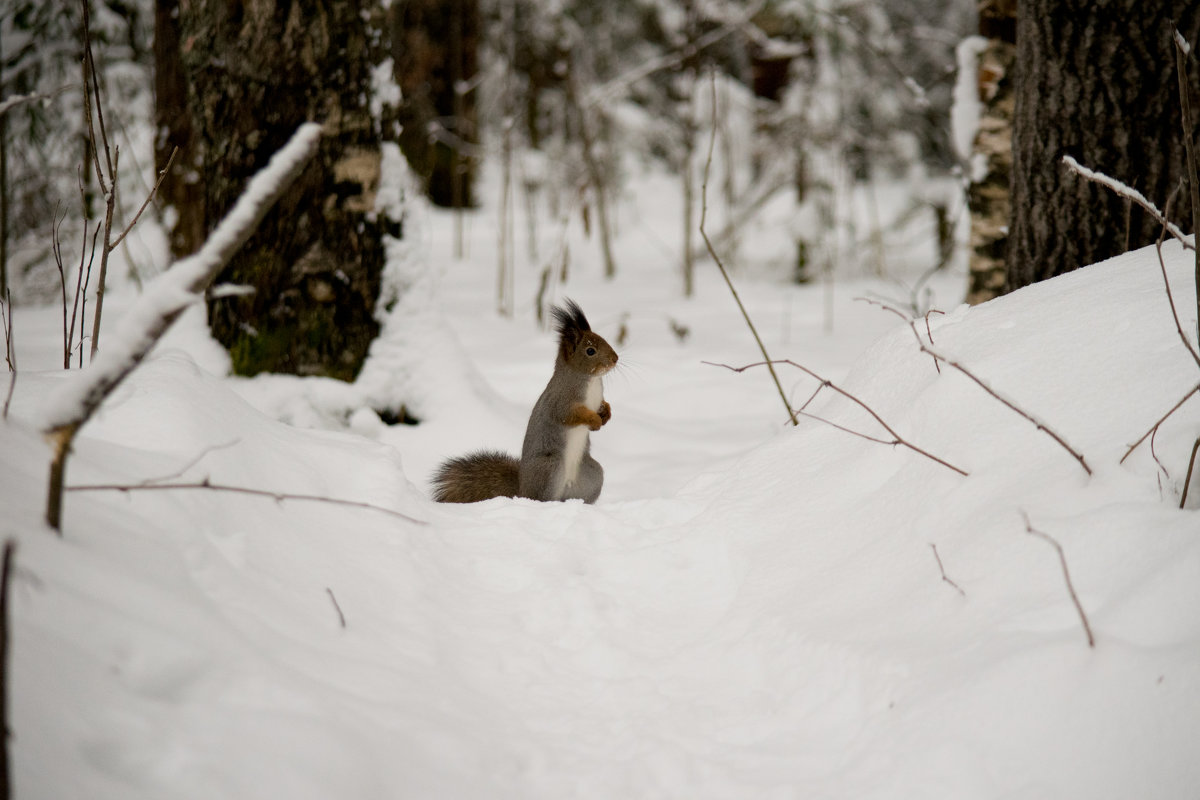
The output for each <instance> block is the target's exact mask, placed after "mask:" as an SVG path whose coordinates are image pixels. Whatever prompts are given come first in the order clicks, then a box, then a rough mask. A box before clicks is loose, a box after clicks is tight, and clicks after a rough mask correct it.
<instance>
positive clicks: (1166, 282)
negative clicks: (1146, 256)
mask: <svg viewBox="0 0 1200 800" xmlns="http://www.w3.org/2000/svg"><path fill="white" fill-rule="evenodd" d="M1168 202H1170V201H1168ZM1162 245H1163V237H1162V234H1159V237H1158V241H1157V242H1155V243H1154V250H1155V252H1157V253H1158V268H1159V270H1160V271H1161V272H1162V279H1163V287H1164V288H1165V289H1166V291H1167V303H1168V304H1169V305H1170V306H1171V317H1172V319H1174V320H1175V330H1176V331H1178V332H1179V339H1180V341H1182V342H1183V346H1184V347H1185V348H1187V351H1188V354H1189V355H1191V357H1192V360H1193V361H1195V362H1196V366H1198V367H1200V353H1197V352H1196V348H1195V347H1193V346H1192V342H1191V340H1190V339H1188V337H1187V334H1186V333H1184V332H1183V324H1182V323H1181V322H1180V321H1179V314H1178V312H1176V310H1175V296H1174V294H1172V292H1171V281H1170V279H1169V278H1168V277H1167V262H1166V260H1165V259H1163V254H1162ZM1197 291H1200V290H1197Z"/></svg>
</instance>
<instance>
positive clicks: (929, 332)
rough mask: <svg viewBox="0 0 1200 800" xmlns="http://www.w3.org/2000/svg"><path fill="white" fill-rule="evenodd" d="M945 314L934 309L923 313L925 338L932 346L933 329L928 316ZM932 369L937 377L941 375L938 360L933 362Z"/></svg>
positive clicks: (940, 366)
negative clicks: (936, 373)
mask: <svg viewBox="0 0 1200 800" xmlns="http://www.w3.org/2000/svg"><path fill="white" fill-rule="evenodd" d="M945 313H946V312H945V311H938V310H937V309H936V308H931V309H929V310H928V311H926V312H925V336H926V338H928V339H929V343H930V344H934V341H933V329H932V328H931V327H930V326H929V315H930V314H943V315H944V314H945ZM933 368H934V369H936V370H937V371H938V375H941V374H942V365H941V364H939V363H938V360H937V359H936V358H935V359H934V360H933Z"/></svg>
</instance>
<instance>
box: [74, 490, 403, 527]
mask: <svg viewBox="0 0 1200 800" xmlns="http://www.w3.org/2000/svg"><path fill="white" fill-rule="evenodd" d="M63 489H64V491H68V492H122V493H129V492H148V491H160V490H161V491H167V490H178V491H189V490H191V491H197V490H199V491H210V492H228V493H231V494H245V495H250V496H252V497H267V498H270V499H272V500H274V501H275V502H277V503H282V502H283V501H285V500H306V501H309V502H314V503H329V504H330V505H335V506H346V507H348V508H363V509H367V510H369V511H377V512H379V513H380V514H387V515H388V516H391V517H396V518H397V519H402V520H404V521H405V522H411V523H413V524H414V525H425V524H426V523H425V522H424V521H423V520H419V519H415V518H413V517H410V516H408V515H407V514H402V513H400V512H399V511H393V510H392V509H390V508H384V507H383V506H377V505H374V504H372V503H364V502H362V501H360V500H343V499H341V498H339V497H324V496H322V495H316V494H296V493H293V492H271V491H267V490H266V489H250V488H247V487H245V486H231V485H228V484H223V483H212V482H210V481H209V480H207V479H205V480H203V481H200V482H199V483H139V484H115V483H109V484H102V483H94V484H81V485H78V486H65V487H63Z"/></svg>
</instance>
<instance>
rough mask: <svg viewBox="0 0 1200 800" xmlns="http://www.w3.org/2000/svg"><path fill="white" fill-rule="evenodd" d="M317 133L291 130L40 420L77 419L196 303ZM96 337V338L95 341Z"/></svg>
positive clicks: (51, 424) (53, 424)
mask: <svg viewBox="0 0 1200 800" xmlns="http://www.w3.org/2000/svg"><path fill="white" fill-rule="evenodd" d="M320 138H321V126H320V125H318V124H316V123H306V124H304V125H302V126H300V128H299V129H298V130H297V131H296V133H295V134H293V136H292V138H291V139H290V140H289V141H288V143H287V144H286V145H284V146H283V147H282V148H281V149H280V150H279V152H277V153H275V154H274V155H273V156H272V157H271V160H270V161H269V162H268V164H267V166H266V167H264V168H263V169H262V170H260V171H259V172H258V173H257V174H255V175H254V177H253V178H251V179H250V181H249V182H248V183H247V185H246V191H245V192H244V193H243V194H242V195H241V196H240V197H239V198H238V200H237V202H236V203H234V205H233V208H231V209H230V210H229V213H228V214H226V216H225V217H224V218H223V219H222V220H221V222H220V223H219V224H218V225H217V227H216V228H215V229H213V232H212V233H211V234H210V235H209V237H208V239H206V240H205V242H204V244H203V245H202V246H201V248H200V250H199V251H197V252H196V253H195V254H193V255H191V256H188V257H187V258H184V259H181V260H180V261H179V262H178V263H176V264H175V265H173V267H172V268H171V270H170V271H169V272H165V273H162V274H160V275H158V276H157V277H155V278H154V280H152V281H151V282H150V283H149V284H148V285H147V286H146V290H145V292H143V293H142V295H141V296H140V297H139V298H138V299H137V301H136V302H135V303H134V304H133V307H132V308H130V309H129V310H128V311H127V312H126V313H125V315H124V316H123V317H122V318H121V320H120V322H119V323H118V326H117V329H116V331H115V332H114V335H113V336H112V337H111V338H108V337H106V338H105V346H104V348H103V349H101V350H100V351H99V352H98V353H97V355H96V358H95V360H94V361H92V363H91V364H90V365H89V368H88V369H87V371H86V372H82V373H80V374H78V375H75V376H73V377H72V378H71V379H70V380H68V381H67V382H66V384H65V385H64V386H63V387H62V388H60V389H59V390H58V391H57V392H56V393H55V394H54V395H53V396H52V397H51V398H50V400H49V403H48V405H47V407H46V410H45V415H44V417H43V420H42V427H43V428H45V429H52V428H58V427H62V426H66V425H72V424H77V423H79V422H83V421H85V420H86V419H87V416H88V414H90V413H91V410H92V409H93V408H94V407H95V405H96V404H97V403H99V402H100V401H101V400H102V399H103V397H104V395H105V394H106V393H107V392H108V391H110V390H111V389H112V387H113V386H115V385H116V384H117V383H119V382H120V381H121V380H122V378H124V377H125V375H126V374H128V372H129V371H130V370H132V369H133V368H134V367H135V366H137V364H138V362H140V361H141V360H142V358H143V357H144V356H145V355H146V353H147V352H148V351H149V350H150V347H151V346H152V345H153V344H154V342H155V341H156V340H157V338H158V336H159V335H160V334H161V333H162V329H163V328H164V327H165V326H166V325H167V324H169V322H168V321H169V320H173V319H174V318H175V317H177V316H178V315H179V314H181V313H182V312H183V310H184V309H186V308H187V306H189V305H191V304H192V303H196V302H199V301H200V300H201V298H202V294H203V292H204V290H205V289H206V288H207V287H208V284H209V283H210V282H211V281H212V280H213V278H214V277H216V274H217V272H219V271H220V270H221V268H222V267H224V265H225V264H226V263H228V261H229V257H230V255H231V254H232V253H233V251H234V250H236V249H237V248H238V247H240V246H241V244H242V243H243V242H245V241H246V239H247V238H249V236H250V234H252V233H253V232H254V229H255V228H256V227H257V226H258V222H259V220H261V219H262V217H263V214H265V213H266V212H267V210H268V209H269V208H270V207H271V205H272V204H273V203H274V202H275V200H276V199H277V198H278V197H279V195H280V194H282V193H283V192H284V191H285V190H286V188H287V187H288V186H290V185H291V183H292V181H293V180H295V178H296V177H297V175H298V174H299V171H300V169H301V168H302V166H303V165H304V164H305V163H306V162H307V161H308V160H309V159H310V158H312V156H313V154H314V153H315V152H316V149H317V144H318V142H319V141H320ZM97 341H99V340H97Z"/></svg>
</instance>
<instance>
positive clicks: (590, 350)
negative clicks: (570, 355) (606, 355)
mask: <svg viewBox="0 0 1200 800" xmlns="http://www.w3.org/2000/svg"><path fill="white" fill-rule="evenodd" d="M587 354H588V355H589V356H594V355H596V348H594V347H589V348H588V349H587Z"/></svg>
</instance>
